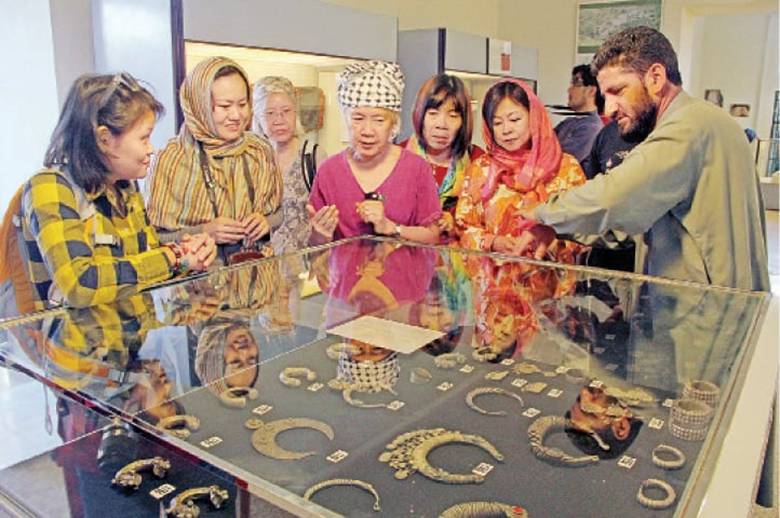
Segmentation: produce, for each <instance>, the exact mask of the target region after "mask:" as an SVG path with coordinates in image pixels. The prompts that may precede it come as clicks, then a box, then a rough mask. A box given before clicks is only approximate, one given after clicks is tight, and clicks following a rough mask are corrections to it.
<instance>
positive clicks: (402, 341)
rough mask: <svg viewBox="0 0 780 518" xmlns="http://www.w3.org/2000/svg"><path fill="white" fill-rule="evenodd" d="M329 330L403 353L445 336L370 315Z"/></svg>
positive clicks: (439, 332)
mask: <svg viewBox="0 0 780 518" xmlns="http://www.w3.org/2000/svg"><path fill="white" fill-rule="evenodd" d="M328 332H329V333H332V334H334V335H338V336H341V337H344V338H350V339H354V340H359V341H361V342H366V343H368V344H371V345H373V346H375V347H382V348H383V349H390V350H391V351H396V352H399V353H401V354H410V353H413V352H414V351H416V350H417V349H420V348H421V347H423V346H424V345H426V344H429V343H431V342H432V341H434V340H436V339H437V338H441V337H442V336H444V333H442V332H441V331H433V330H431V329H425V328H424V327H418V326H412V325H409V324H402V323H401V322H394V321H393V320H386V319H384V318H377V317H374V316H370V315H364V316H360V317H357V318H356V319H354V320H350V321H349V322H346V323H344V324H341V325H338V326H336V327H333V328H331V329H328Z"/></svg>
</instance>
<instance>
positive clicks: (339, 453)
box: [325, 450, 349, 464]
mask: <svg viewBox="0 0 780 518" xmlns="http://www.w3.org/2000/svg"><path fill="white" fill-rule="evenodd" d="M347 455H349V453H347V452H345V451H344V450H336V451H334V452H333V453H331V454H330V455H328V456H327V457H325V458H326V459H328V461H329V462H332V463H334V464H335V463H337V462H341V461H342V460H344V459H346V458H347Z"/></svg>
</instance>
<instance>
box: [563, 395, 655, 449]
mask: <svg viewBox="0 0 780 518" xmlns="http://www.w3.org/2000/svg"><path fill="white" fill-rule="evenodd" d="M567 417H568V418H569V423H570V428H569V429H568V431H567V435H568V436H569V438H570V439H571V441H572V442H573V443H574V445H575V446H577V448H579V449H580V450H581V451H582V452H584V453H587V454H589V455H598V456H599V457H600V458H602V459H613V458H615V457H617V456H618V455H620V454H622V453H623V452H624V451H625V450H626V449H627V448H628V447H629V446H630V445H631V443H633V441H634V439H635V438H636V436H637V435H638V434H639V430H640V428H641V427H642V421H641V420H640V419H639V418H638V417H636V416H635V415H634V413H633V411H632V410H631V409H630V408H629V407H628V406H627V405H625V404H624V403H623V402H621V401H620V400H618V399H617V398H615V397H613V396H609V395H607V394H606V393H605V391H604V389H602V388H595V387H590V386H585V387H583V388H582V389H581V390H580V392H579V395H578V396H577V399H576V401H575V402H574V404H573V405H572V407H571V409H570V410H569V412H567Z"/></svg>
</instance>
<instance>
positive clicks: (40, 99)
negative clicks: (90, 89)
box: [0, 0, 59, 213]
mask: <svg viewBox="0 0 780 518" xmlns="http://www.w3.org/2000/svg"><path fill="white" fill-rule="evenodd" d="M0 20H2V21H1V22H0V47H2V48H4V49H6V52H5V53H4V56H5V57H4V59H5V71H4V73H3V74H0V98H1V99H3V110H2V124H0V157H1V158H2V164H3V172H2V174H0V210H1V211H2V213H4V212H5V207H6V206H7V205H8V201H9V200H10V199H11V196H12V195H13V194H14V192H16V189H17V188H18V187H19V186H20V185H21V184H22V183H23V182H24V181H25V180H26V179H27V178H29V177H30V176H31V175H32V174H33V173H34V172H35V171H36V170H38V169H40V167H41V165H42V163H43V154H44V153H45V151H46V147H47V146H48V143H49V137H50V136H51V132H52V130H53V129H54V126H55V125H56V123H57V117H58V115H59V107H58V105H57V82H56V78H55V72H54V52H53V44H52V31H51V16H50V11H49V1H48V0H26V1H24V2H17V1H15V0H0Z"/></svg>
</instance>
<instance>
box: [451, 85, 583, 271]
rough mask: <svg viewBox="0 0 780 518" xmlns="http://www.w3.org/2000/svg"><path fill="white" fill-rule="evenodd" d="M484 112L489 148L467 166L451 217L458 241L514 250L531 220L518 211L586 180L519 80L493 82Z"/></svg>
mask: <svg viewBox="0 0 780 518" xmlns="http://www.w3.org/2000/svg"><path fill="white" fill-rule="evenodd" d="M482 118H483V126H482V134H483V137H484V139H485V145H486V148H487V153H486V154H485V155H482V156H481V157H479V158H478V159H477V160H475V161H474V162H473V163H472V164H471V166H470V167H469V168H468V169H467V170H466V177H465V180H464V186H463V191H462V192H461V195H460V198H459V199H458V205H457V209H456V211H455V222H456V224H457V225H458V227H459V228H460V230H461V241H460V242H461V245H462V246H464V247H466V248H472V249H476V250H483V251H494V252H501V253H507V254H515V253H516V251H517V250H519V249H520V247H519V243H518V237H519V236H520V234H521V233H522V231H523V230H526V229H528V228H530V227H531V226H533V225H534V224H535V223H534V222H533V221H530V220H526V219H524V218H523V217H522V216H520V212H521V211H523V210H526V209H529V208H533V207H534V206H536V205H537V204H539V203H544V202H545V201H547V199H548V198H549V197H550V196H551V195H552V194H553V193H555V192H557V191H564V190H566V189H570V188H572V187H574V186H576V185H580V184H582V183H585V175H584V173H583V172H582V169H581V168H580V165H579V163H578V162H577V159H575V158H574V157H573V156H571V155H567V154H566V153H563V152H562V151H561V146H560V144H559V143H558V138H557V137H556V136H555V132H554V131H553V128H552V125H551V124H550V120H549V118H548V117H547V112H546V111H545V109H544V106H543V105H542V103H541V101H540V100H539V98H538V97H536V95H535V94H534V93H533V91H531V89H530V88H529V87H528V85H526V84H525V83H523V82H522V81H518V80H515V79H504V80H502V81H499V82H498V83H496V84H494V85H493V86H492V87H491V88H490V90H488V92H487V94H485V100H484V102H483V104H482ZM559 246H560V245H559ZM571 246H575V247H578V246H579V245H576V244H574V243H571ZM553 248H556V247H553ZM552 253H553V254H555V250H552ZM566 255H569V254H566ZM551 259H553V260H557V257H551Z"/></svg>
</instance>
